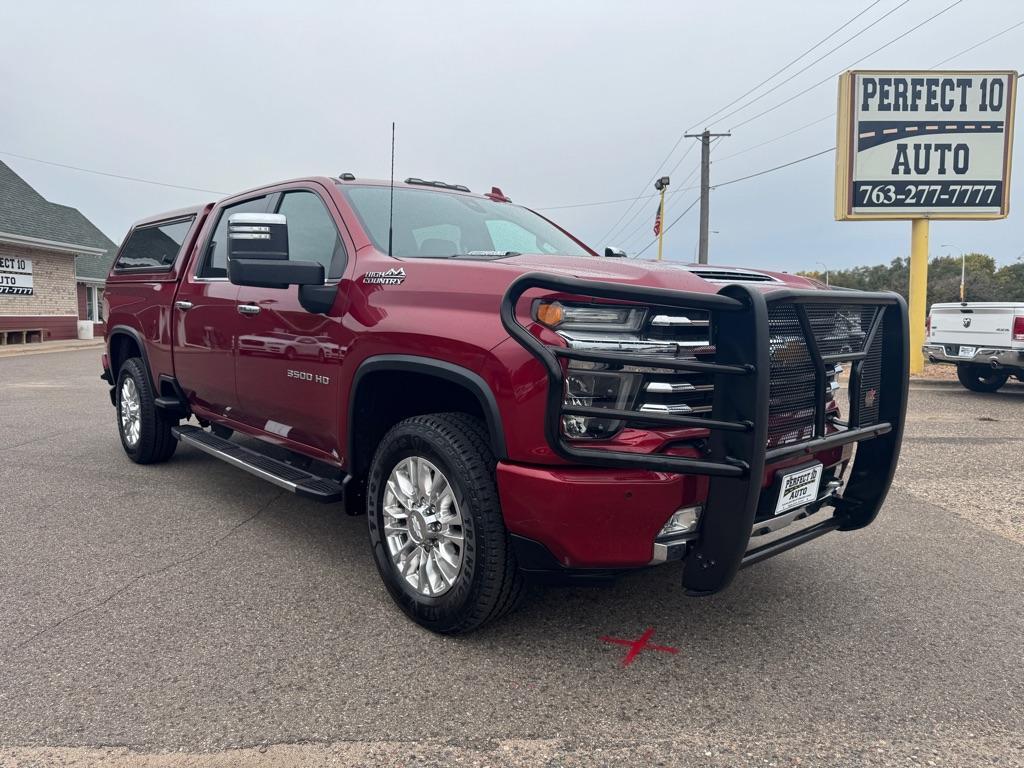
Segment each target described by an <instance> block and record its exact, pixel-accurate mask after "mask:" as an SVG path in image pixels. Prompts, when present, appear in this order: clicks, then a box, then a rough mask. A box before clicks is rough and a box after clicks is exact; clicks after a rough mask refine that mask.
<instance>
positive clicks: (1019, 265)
mask: <svg viewBox="0 0 1024 768" xmlns="http://www.w3.org/2000/svg"><path fill="white" fill-rule="evenodd" d="M798 274H800V275H803V276H805V277H812V278H814V279H816V280H820V281H821V282H825V273H824V272H811V271H808V272H799V273H798ZM828 277H829V283H831V284H832V285H833V286H836V287H842V288H857V289H860V290H863V291H897V292H898V293H901V294H902V295H903V296H904V297H906V296H907V286H908V285H909V284H910V259H909V258H896V259H893V260H892V261H891V262H889V264H888V265H886V264H876V265H874V266H870V267H853V268H852V269H839V270H835V271H831V270H830V271H829V274H828ZM964 285H965V286H966V298H967V301H1024V261H1022V260H1020V259H1018V260H1017V261H1016V262H1015V263H1013V264H1008V265H1006V266H1003V267H998V268H997V267H996V260H995V259H993V258H992V257H991V256H988V255H986V254H984V253H969V254H967V277H966V279H965V280H964ZM945 301H960V257H959V256H936V257H935V258H934V259H932V260H931V261H929V262H928V303H929V304H934V303H937V302H945Z"/></svg>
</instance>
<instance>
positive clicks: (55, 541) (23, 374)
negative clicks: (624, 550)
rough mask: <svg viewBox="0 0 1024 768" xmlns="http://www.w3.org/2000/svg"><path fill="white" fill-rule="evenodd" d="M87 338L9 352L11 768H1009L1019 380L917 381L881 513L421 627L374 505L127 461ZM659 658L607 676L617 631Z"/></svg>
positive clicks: (196, 459)
mask: <svg viewBox="0 0 1024 768" xmlns="http://www.w3.org/2000/svg"><path fill="white" fill-rule="evenodd" d="M98 373H99V364H98V353H97V351H95V350H89V351H78V352H68V353H61V354H50V355H39V356H30V357H14V358H7V359H0V766H7V765H81V766H86V765H89V766H91V765H116V766H136V765H143V764H155V765H161V766H168V767H169V768H170V767H172V766H183V765H190V766H191V765H213V766H236V765H237V766H243V765H244V766H285V765H376V764H387V765H595V764H596V765H656V764H661V765H697V766H704V765H707V766H738V765H758V766H763V765H779V766H783V765H797V764H802V765H827V766H845V765H949V766H973V765H1000V766H1008V765H1024V686H1022V671H1024V670H1022V666H1024V597H1022V595H1024V517H1022V512H1021V504H1020V496H1021V490H1020V486H1021V479H1022V477H1024V473H1022V472H1021V463H1022V456H1024V450H1022V449H1024V386H1021V385H1013V386H1010V387H1007V389H1006V391H1005V392H1001V393H998V394H994V395H977V394H972V393H969V392H967V391H965V390H962V389H960V388H956V387H941V386H939V387H928V388H925V387H920V388H918V387H914V388H913V391H912V394H911V401H910V412H909V418H908V431H907V438H906V442H905V449H904V457H903V460H902V463H901V466H900V470H899V473H898V477H897V481H896V484H895V487H894V489H893V491H892V493H891V494H890V497H889V500H888V501H887V503H886V506H885V509H884V510H883V513H882V515H881V517H880V519H879V521H878V522H877V523H876V524H875V525H873V526H871V527H869V528H868V529H865V530H863V531H859V532H854V533H842V534H830V535H828V536H825V537H823V538H821V539H819V540H817V541H815V542H813V543H810V544H808V545H805V546H803V547H800V548H798V549H796V550H793V551H791V552H788V553H786V554H783V555H781V556H778V557H776V558H773V559H771V560H769V561H767V562H765V563H763V564H760V565H758V566H756V567H754V568H751V569H748V570H745V571H743V572H741V574H740V575H739V577H738V578H737V579H736V581H735V583H734V584H733V586H732V587H731V588H730V589H729V590H727V591H726V592H724V593H722V594H719V595H716V596H714V597H710V598H702V599H694V598H687V597H685V596H684V595H683V594H682V592H681V590H680V587H679V581H680V571H679V568H678V566H673V565H669V566H663V567H661V568H656V569H651V570H647V571H643V572H637V573H633V574H630V575H627V576H625V577H624V578H623V579H621V580H620V581H619V582H617V583H616V584H615V585H614V586H612V587H608V588H601V589H569V588H559V589H547V590H534V591H533V592H532V593H531V594H530V595H529V597H528V599H527V601H526V602H525V604H524V605H523V607H522V608H521V609H520V610H519V611H518V612H517V613H515V614H513V615H511V616H510V617H508V618H507V619H505V620H504V621H502V622H501V623H498V624H495V625H492V626H489V627H487V628H485V629H484V630H482V631H480V632H478V633H476V634H474V635H471V636H468V637H460V638H443V637H438V636H435V635H432V634H430V633H428V632H426V631H424V630H422V629H419V628H418V627H416V626H415V625H413V624H411V623H410V622H409V621H407V620H406V619H405V618H404V617H403V616H402V615H401V614H400V613H399V611H398V610H397V609H396V608H395V607H394V606H393V605H392V603H391V601H390V599H389V598H388V597H387V594H386V593H385V591H384V588H383V586H382V585H381V583H380V581H379V579H378V576H377V574H376V571H375V569H374V567H373V564H372V562H371V559H370V554H369V547H368V543H367V536H366V530H365V527H366V521H365V518H362V517H348V516H346V515H344V514H343V513H342V512H341V511H340V510H339V509H338V508H336V507H330V506H321V505H318V504H315V503H313V502H308V501H304V500H301V499H297V498H295V497H293V496H291V495H288V494H285V493H283V492H280V491H279V490H278V489H276V488H274V487H273V486H270V485H268V484H266V483H264V482H262V481H260V480H258V479H255V478H253V477H251V476H249V475H246V474H244V473H242V472H240V471H238V470H235V469H233V468H231V467H229V466H227V465H225V464H223V463H221V462H218V461H216V460H215V459H212V458H210V457H207V456H205V455H203V454H201V453H199V452H197V451H194V450H190V449H188V448H179V450H178V452H177V454H176V455H175V457H174V458H173V459H172V461H171V462H169V463H167V464H164V465H159V466H151V467H140V466H136V465H134V464H132V463H131V462H130V461H129V460H128V459H127V458H126V457H125V456H124V454H123V452H122V450H121V446H120V444H119V442H118V438H117V432H116V427H115V424H114V411H113V409H112V408H111V406H110V403H109V400H108V398H107V393H106V389H107V388H106V385H105V384H104V383H103V382H101V381H100V380H99V378H98ZM648 628H651V629H653V630H654V635H653V636H652V638H651V642H654V643H658V644H662V645H665V646H670V647H672V648H675V649H676V650H677V652H676V653H668V652H664V651H655V650H648V651H645V652H642V653H640V655H639V656H637V658H636V659H635V661H634V662H633V663H632V664H631V665H629V666H628V667H623V666H622V664H621V660H622V659H623V656H624V653H625V651H626V648H624V647H623V646H622V645H619V644H615V643H608V642H604V641H602V639H601V638H602V637H603V636H615V637H618V638H624V639H631V638H637V637H639V636H640V635H641V634H642V633H643V632H644V631H645V630H647V629H648Z"/></svg>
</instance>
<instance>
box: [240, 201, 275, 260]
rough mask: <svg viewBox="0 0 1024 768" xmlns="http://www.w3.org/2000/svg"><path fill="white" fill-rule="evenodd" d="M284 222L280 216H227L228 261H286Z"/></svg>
mask: <svg viewBox="0 0 1024 768" xmlns="http://www.w3.org/2000/svg"><path fill="white" fill-rule="evenodd" d="M287 258H288V220H287V219H286V218H285V217H284V215H283V214H280V213H233V214H231V215H230V216H228V259H229V260H231V259H287Z"/></svg>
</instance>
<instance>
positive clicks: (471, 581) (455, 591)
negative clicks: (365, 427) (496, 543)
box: [366, 425, 483, 631]
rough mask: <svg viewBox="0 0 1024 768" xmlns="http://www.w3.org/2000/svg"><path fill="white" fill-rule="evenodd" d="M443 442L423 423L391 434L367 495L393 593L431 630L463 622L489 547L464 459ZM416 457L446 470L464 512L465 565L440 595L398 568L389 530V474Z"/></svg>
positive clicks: (376, 546)
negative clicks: (423, 589)
mask: <svg viewBox="0 0 1024 768" xmlns="http://www.w3.org/2000/svg"><path fill="white" fill-rule="evenodd" d="M439 442H440V441H437V440H431V439H430V437H429V430H427V429H426V428H424V427H420V426H418V425H415V426H414V425H403V426H401V427H399V428H398V429H397V430H396V431H394V432H392V433H389V434H388V435H387V436H386V437H385V438H384V440H383V441H382V443H381V445H380V448H379V449H378V451H377V455H376V456H375V457H374V462H373V466H372V467H371V469H370V476H369V480H368V483H367V495H366V499H367V518H368V527H369V534H370V544H371V546H372V548H373V558H374V561H375V562H376V564H377V570H378V571H379V572H380V575H381V579H382V580H383V581H384V584H385V586H386V587H387V589H388V592H389V593H390V594H391V596H392V598H394V600H395V601H396V602H397V603H398V604H399V606H400V607H401V608H402V610H403V611H405V612H406V613H407V614H409V615H410V616H411V617H412V618H413V619H414V620H415V621H417V622H418V623H420V624H422V625H423V626H426V627H428V628H429V629H433V630H436V631H445V630H446V629H448V628H450V627H452V626H455V625H456V624H457V623H459V621H460V620H461V619H462V618H463V616H464V613H465V611H466V609H467V607H468V606H470V605H472V603H473V602H474V600H475V593H476V591H477V588H478V582H479V578H478V574H479V573H480V566H481V564H480V562H479V559H478V554H479V553H480V552H481V551H482V549H483V547H481V546H479V543H480V542H479V536H480V535H482V531H481V530H480V526H478V525H477V520H476V517H475V509H474V504H473V501H472V499H471V498H470V496H469V494H468V492H467V491H468V489H467V488H466V482H465V480H464V476H463V472H462V471H460V468H459V466H458V464H459V462H458V460H457V458H456V457H452V456H449V455H448V453H449V452H448V451H447V450H445V449H444V447H443V446H441V445H439ZM410 456H420V457H422V458H424V459H427V460H428V461H430V462H431V463H432V464H433V465H434V466H435V467H437V468H438V470H440V471H441V472H442V473H443V474H444V476H445V478H447V480H448V483H449V485H450V486H451V488H452V492H453V494H454V496H455V500H456V502H457V503H458V505H459V510H460V512H461V513H462V527H463V554H462V568H461V569H460V570H459V575H458V576H457V577H456V580H455V583H454V584H453V585H452V586H451V588H450V589H449V590H448V591H447V592H445V593H444V594H443V595H439V596H437V597H427V596H425V595H421V594H420V593H418V592H416V591H415V590H414V589H413V588H412V587H411V586H410V585H409V584H408V583H407V582H406V581H405V579H404V578H403V577H402V576H401V575H400V574H399V573H398V569H397V567H396V566H395V564H394V563H393V562H392V560H391V553H390V551H389V550H388V546H387V542H386V541H385V539H384V535H383V531H384V504H383V502H384V492H385V490H386V488H387V479H388V477H389V476H390V475H391V471H392V470H393V469H394V467H395V466H396V465H397V464H398V463H399V462H401V461H402V460H404V459H406V458H408V457H410Z"/></svg>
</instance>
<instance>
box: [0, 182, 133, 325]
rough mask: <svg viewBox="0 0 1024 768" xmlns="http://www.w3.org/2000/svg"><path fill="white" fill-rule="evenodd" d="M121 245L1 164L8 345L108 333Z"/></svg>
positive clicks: (0, 273)
mask: <svg viewBox="0 0 1024 768" xmlns="http://www.w3.org/2000/svg"><path fill="white" fill-rule="evenodd" d="M116 251H117V246H116V245H114V243H112V242H111V241H110V239H109V238H108V237H107V236H106V235H104V234H103V233H102V232H100V231H99V230H98V229H97V228H96V226H95V225H94V224H93V223H92V222H91V221H89V220H88V219H87V218H85V216H83V215H82V214H81V213H80V212H79V211H78V210H77V209H75V208H69V207H68V206H66V205H58V204H56V203H51V202H49V201H48V200H46V199H45V198H44V197H43V196H42V195H40V194H39V193H38V192H36V191H35V190H34V189H32V187H31V186H29V185H28V183H26V182H25V180H24V179H22V178H21V177H20V176H18V174H16V173H15V172H14V171H13V170H11V168H10V167H9V166H7V165H6V164H4V163H3V162H0V342H4V341H7V340H10V341H20V340H22V339H23V338H26V334H27V338H28V339H34V338H40V339H45V340H51V339H73V338H77V336H78V323H79V321H80V320H81V321H85V322H90V321H91V322H92V323H93V328H94V333H95V334H96V335H100V334H102V333H103V330H104V327H103V309H102V298H103V285H104V283H105V281H106V278H107V272H108V271H109V269H110V264H111V263H112V262H113V260H114V255H115V253H116Z"/></svg>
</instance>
